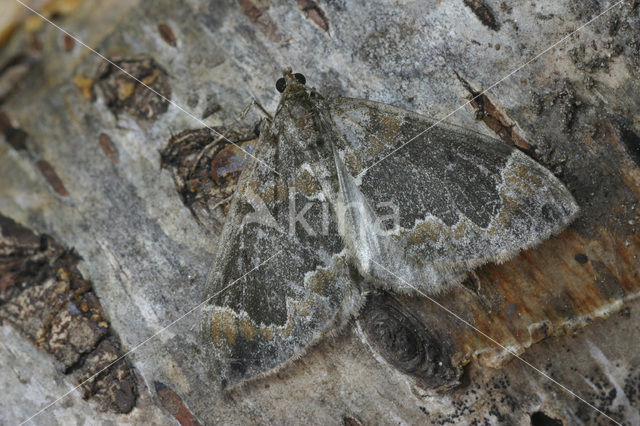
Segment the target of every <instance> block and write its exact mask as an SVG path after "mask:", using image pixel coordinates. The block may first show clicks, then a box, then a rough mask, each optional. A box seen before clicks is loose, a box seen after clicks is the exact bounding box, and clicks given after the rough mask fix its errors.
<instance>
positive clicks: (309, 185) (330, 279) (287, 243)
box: [201, 132, 361, 387]
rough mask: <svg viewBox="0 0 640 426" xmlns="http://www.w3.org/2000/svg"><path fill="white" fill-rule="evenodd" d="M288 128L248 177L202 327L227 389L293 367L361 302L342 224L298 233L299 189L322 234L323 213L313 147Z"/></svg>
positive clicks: (265, 142)
mask: <svg viewBox="0 0 640 426" xmlns="http://www.w3.org/2000/svg"><path fill="white" fill-rule="evenodd" d="M279 133H280V136H276V135H273V134H270V133H268V132H265V133H264V135H263V137H261V139H260V141H259V143H258V146H257V147H256V151H255V158H252V159H251V160H249V161H248V164H247V166H246V167H245V170H244V171H243V173H242V175H241V178H240V181H239V183H238V188H237V191H236V194H235V196H234V199H233V201H232V203H231V206H230V210H229V213H228V215H227V221H226V222H225V226H224V229H223V231H222V235H221V236H220V240H219V241H220V242H219V246H218V248H217V252H216V255H215V257H214V261H213V263H212V267H211V271H210V273H209V277H208V281H207V282H208V284H207V297H209V298H211V300H210V301H208V302H207V304H206V305H205V307H204V308H203V311H202V326H201V329H202V332H203V335H204V338H205V340H206V341H207V345H206V347H207V348H208V349H209V351H210V352H209V353H208V356H209V359H210V362H211V363H212V367H213V372H214V374H217V375H219V380H220V383H221V384H222V387H228V386H233V385H235V384H238V383H240V382H243V381H246V380H248V379H251V378H253V377H256V376H260V375H264V374H266V373H268V372H270V371H274V370H277V369H279V368H280V367H282V366H284V365H286V364H287V363H288V361H290V360H291V359H293V358H295V357H297V356H300V355H302V354H303V353H304V352H305V350H306V349H307V348H308V347H309V346H311V345H312V344H313V343H315V342H316V341H318V340H319V339H320V338H321V337H322V336H323V335H325V334H326V333H329V332H331V331H332V330H334V329H336V328H338V327H339V326H340V325H342V324H344V323H345V322H346V321H347V320H348V318H349V316H350V315H351V313H353V312H355V311H356V310H357V308H358V307H359V306H360V304H361V301H360V294H359V293H358V292H354V290H353V285H352V282H351V278H350V274H349V268H348V265H347V263H346V260H345V253H344V250H343V249H344V247H343V244H342V241H341V239H340V237H339V235H338V233H337V232H335V230H334V232H329V234H328V235H326V236H325V235H321V236H319V235H317V234H316V235H311V234H309V233H307V232H305V231H304V230H303V229H300V224H299V223H298V224H297V226H298V229H297V232H295V233H293V235H291V234H290V233H289V232H288V231H289V230H288V226H289V214H290V211H289V207H288V204H289V203H290V202H291V198H290V194H289V192H288V191H289V187H292V186H296V185H298V186H299V187H302V188H303V190H306V193H304V192H300V193H296V194H293V195H291V196H292V197H293V198H294V199H293V201H294V202H296V203H297V205H298V206H299V207H298V209H299V210H300V209H302V206H304V203H305V202H306V201H309V200H312V201H314V203H312V207H311V208H310V209H309V210H308V211H307V212H306V214H305V218H306V222H307V223H309V224H310V226H314V227H315V228H316V231H317V230H318V229H317V227H318V223H320V222H321V221H322V213H323V212H322V211H321V210H322V208H321V205H320V203H318V198H321V195H320V194H319V185H318V184H317V181H316V179H315V178H314V176H313V173H312V172H310V171H309V169H308V168H305V167H301V165H302V164H304V163H305V159H304V157H303V153H301V152H299V151H298V152H296V150H295V149H292V147H294V146H295V144H294V143H292V141H287V140H284V139H285V138H286V137H287V135H288V133H287V132H279ZM264 164H266V165H267V166H270V167H272V168H273V169H275V170H277V171H278V172H279V173H280V174H279V175H277V174H275V173H274V172H273V171H272V170H270V169H269V167H267V166H265V165H264ZM301 182H304V185H303V184H301ZM329 219H330V218H329ZM328 225H330V226H332V227H333V228H335V223H333V221H332V220H331V223H329V224H328Z"/></svg>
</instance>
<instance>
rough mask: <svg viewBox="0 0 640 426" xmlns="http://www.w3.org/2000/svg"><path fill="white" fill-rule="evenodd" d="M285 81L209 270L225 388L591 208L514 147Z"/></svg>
mask: <svg viewBox="0 0 640 426" xmlns="http://www.w3.org/2000/svg"><path fill="white" fill-rule="evenodd" d="M284 78H285V80H284V83H282V82H281V81H279V84H280V87H282V86H286V87H285V88H284V89H283V94H282V98H281V101H280V104H279V106H278V109H277V111H276V114H275V116H274V118H273V121H272V123H271V125H270V126H269V128H268V129H266V131H264V132H263V133H262V135H261V136H260V140H259V142H258V145H257V146H256V148H255V150H254V157H252V158H250V159H249V161H248V164H247V166H246V167H245V170H244V171H243V173H242V175H241V177H240V181H239V184H238V188H237V191H236V194H235V196H234V199H233V202H232V203H231V207H230V210H229V213H228V216H227V221H226V222H225V226H224V229H223V232H222V235H221V236H220V240H219V244H218V248H217V252H216V255H215V258H214V261H213V263H212V267H211V272H210V274H209V277H208V284H207V295H208V297H210V298H211V300H210V301H209V303H208V304H207V306H206V307H205V308H204V309H203V319H202V330H203V335H204V338H205V340H206V346H207V348H208V349H209V351H210V353H209V359H210V360H211V363H212V368H213V369H214V374H216V375H218V377H219V378H220V382H221V384H222V385H223V386H230V385H235V384H238V383H240V382H243V381H245V380H247V379H250V378H253V377H256V376H260V375H263V374H265V373H267V372H270V371H273V370H276V369H278V368H281V367H282V366H284V365H286V364H287V363H288V362H289V361H290V360H292V359H294V358H295V357H297V356H300V355H302V354H303V353H304V352H305V350H306V349H307V348H309V347H310V346H311V345H312V344H313V343H314V342H316V341H318V340H319V339H320V338H321V337H322V336H324V335H326V334H327V333H330V332H332V331H335V330H338V329H339V328H340V327H341V326H343V325H344V324H345V323H346V322H347V321H348V319H349V318H350V317H351V316H354V315H356V314H357V311H358V309H359V307H360V306H361V305H362V303H363V300H364V298H365V297H366V294H367V293H368V292H369V291H374V290H376V289H386V290H389V291H392V292H395V293H416V294H417V292H424V293H431V294H433V293H435V292H439V291H441V290H443V289H445V288H446V286H448V285H451V284H453V283H456V282H459V281H460V280H461V279H462V278H463V277H464V276H465V273H466V271H468V270H469V269H470V268H474V267H477V266H479V265H481V264H484V263H487V262H501V261H504V260H506V259H508V258H509V257H512V256H513V255H515V254H517V253H518V252H519V251H520V250H523V249H525V248H528V247H531V246H533V245H535V244H537V243H539V242H540V241H542V240H544V239H546V238H548V237H549V236H551V235H553V234H555V233H557V232H559V231H560V230H562V229H563V228H564V227H565V226H566V225H567V224H568V223H569V222H570V221H571V220H572V219H573V218H574V217H575V216H576V215H577V213H578V206H577V205H576V203H575V201H574V200H573V198H572V196H571V194H570V193H569V192H568V191H567V189H566V188H565V187H564V186H563V185H562V183H560V182H559V181H558V180H557V179H556V178H555V177H554V176H553V175H552V174H551V173H550V172H549V171H548V170H546V169H545V168H544V167H542V166H541V165H539V164H538V163H536V162H535V161H533V160H532V159H530V158H529V157H527V156H526V155H524V154H523V153H521V152H520V151H518V150H514V149H512V148H510V147H508V146H506V145H505V144H504V143H502V142H501V141H498V140H495V139H492V138H489V137H486V136H483V135H480V134H478V133H475V132H472V131H469V130H466V129H462V128H459V127H455V126H452V125H448V124H442V123H436V122H435V121H433V120H431V119H429V118H427V117H424V116H421V115H418V114H414V113H411V112H409V111H405V110H402V109H399V108H396V107H393V106H390V105H385V104H380V103H375V102H370V101H367V100H362V99H346V98H335V99H323V98H322V97H320V96H318V95H317V94H316V93H315V91H313V90H309V89H307V88H305V86H304V82H303V81H299V79H296V77H294V76H293V75H291V74H290V73H285V77H284ZM285 83H286V85H285ZM425 129H429V130H428V131H426V132H424V130H425ZM418 134H420V136H419V137H417V138H415V140H413V141H411V143H408V144H407V145H406V146H404V147H403V148H402V149H399V150H397V152H393V151H394V149H395V148H396V147H398V146H400V145H401V144H403V143H404V142H405V141H408V140H410V139H411V138H414V137H415V135H418ZM389 154H392V155H389ZM380 160H382V161H380ZM274 255H275V256H274ZM272 256H273V258H271V257H272ZM407 282H410V283H412V284H413V286H414V287H408V286H407V284H406V283H407Z"/></svg>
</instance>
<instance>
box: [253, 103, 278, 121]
mask: <svg viewBox="0 0 640 426" xmlns="http://www.w3.org/2000/svg"><path fill="white" fill-rule="evenodd" d="M253 104H254V105H255V106H257V107H258V109H259V110H260V112H261V113H262V114H263V115H264V118H265V119H266V120H267V121H268V122H269V123H271V122H272V121H273V117H272V116H271V114H269V112H267V110H266V109H265V108H264V107H263V106H262V105H260V102H258V101H257V100H256V98H253Z"/></svg>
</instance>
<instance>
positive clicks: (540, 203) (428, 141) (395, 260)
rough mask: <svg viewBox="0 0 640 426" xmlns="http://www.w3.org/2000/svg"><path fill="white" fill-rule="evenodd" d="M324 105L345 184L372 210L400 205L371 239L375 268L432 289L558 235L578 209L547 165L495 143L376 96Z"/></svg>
mask: <svg viewBox="0 0 640 426" xmlns="http://www.w3.org/2000/svg"><path fill="white" fill-rule="evenodd" d="M328 105H329V111H330V112H329V113H330V116H331V121H332V125H333V127H334V131H335V132H337V134H338V137H336V138H335V139H336V142H335V143H336V146H337V148H338V151H339V157H340V160H341V161H342V162H343V164H344V166H345V169H346V170H347V172H348V174H349V175H350V176H349V179H350V180H351V182H352V185H355V187H357V189H358V190H359V191H360V193H361V194H362V197H363V198H364V199H366V200H367V201H368V203H369V205H371V206H373V207H375V206H378V207H380V208H381V210H380V211H378V215H379V216H380V215H381V214H389V213H388V212H389V211H390V210H389V209H390V208H391V209H393V208H394V206H395V207H396V208H397V209H398V210H397V212H398V218H399V227H396V229H394V230H389V232H387V235H388V237H379V239H380V240H384V239H385V238H386V239H387V241H379V242H377V243H376V244H378V245H379V246H381V247H386V251H384V252H382V253H378V256H376V257H377V259H379V260H378V261H376V262H373V264H370V269H371V270H372V271H374V272H373V275H376V273H375V269H376V265H378V266H381V264H386V265H387V266H386V267H385V268H383V269H387V268H392V269H393V271H394V274H396V273H397V275H400V276H401V277H404V278H403V279H407V280H410V281H409V282H412V283H416V284H418V285H419V286H420V287H421V288H420V289H421V290H423V291H428V292H436V291H438V290H440V289H441V288H442V286H443V285H445V284H447V283H448V282H451V281H459V280H460V279H462V278H463V277H464V276H465V272H466V271H468V270H469V269H471V268H474V267H477V266H479V265H481V264H484V263H487V262H502V261H505V260H507V259H508V258H510V257H512V256H514V255H516V254H517V253H518V252H519V251H520V250H523V249H526V248H529V247H532V246H534V245H536V244H537V243H539V242H541V241H542V240H544V239H546V238H548V237H550V236H551V235H553V234H556V233H557V232H559V231H561V230H562V229H563V228H565V227H566V226H567V225H568V224H569V223H570V222H571V221H572V220H573V218H574V217H575V216H576V215H577V213H578V211H579V208H578V205H577V204H576V202H575V201H574V199H573V197H572V196H571V194H570V193H569V191H568V190H567V189H566V188H565V187H564V185H563V184H562V183H561V182H560V181H559V180H558V179H557V178H556V177H555V176H553V174H551V172H549V171H548V170H547V169H546V168H544V167H543V166H541V165H540V164H538V163H537V162H535V161H534V160H532V159H531V158H529V157H528V156H526V155H525V154H523V153H522V152H520V151H519V150H517V149H513V148H510V147H508V146H507V145H506V144H504V143H503V142H502V141H499V140H497V139H493V138H490V137H488V136H484V135H482V134H479V133H476V132H473V131H470V130H467V129H464V128H461V127H458V126H453V125H450V124H446V123H437V122H436V120H432V119H430V118H428V117H425V116H422V115H419V114H415V113H412V112H409V111H406V110H403V109H400V108H396V107H393V106H391V105H386V104H381V103H377V102H371V101H367V100H361V99H346V98H337V99H333V100H331V101H329V104H328ZM417 135H419V136H417ZM416 136H417V137H416ZM410 140H411V142H409V143H408V144H406V146H404V147H402V148H400V149H398V150H397V151H395V152H393V151H394V149H395V148H397V147H399V146H401V145H402V144H404V143H405V142H407V141H410ZM381 160H382V161H381ZM343 180H348V179H344V178H343ZM381 203H383V204H381ZM384 203H387V204H384ZM385 206H386V209H387V210H386V211H385V210H384V208H385ZM390 206H391V207H390ZM366 244H367V243H365V245H366ZM356 245H357V244H356ZM369 245H370V244H369ZM360 251H362V250H360ZM356 252H358V250H356ZM382 266H384V265H382ZM378 269H379V268H378ZM386 272H388V271H386ZM378 275H386V278H385V280H388V278H389V276H388V273H387V274H378ZM396 284H398V283H396ZM392 287H393V286H392ZM396 287H398V286H397V285H396ZM400 287H403V288H405V291H406V285H402V286H400ZM396 290H400V291H402V288H396Z"/></svg>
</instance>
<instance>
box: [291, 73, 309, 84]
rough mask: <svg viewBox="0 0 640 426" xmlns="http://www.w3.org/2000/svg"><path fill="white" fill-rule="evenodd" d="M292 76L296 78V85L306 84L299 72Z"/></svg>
mask: <svg viewBox="0 0 640 426" xmlns="http://www.w3.org/2000/svg"><path fill="white" fill-rule="evenodd" d="M293 76H294V77H295V78H296V80H298V83H300V84H305V83H306V82H307V79H306V78H304V75H302V74H300V73H299V72H297V73H295V74H294V75H293Z"/></svg>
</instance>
